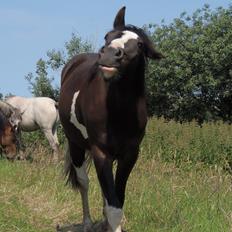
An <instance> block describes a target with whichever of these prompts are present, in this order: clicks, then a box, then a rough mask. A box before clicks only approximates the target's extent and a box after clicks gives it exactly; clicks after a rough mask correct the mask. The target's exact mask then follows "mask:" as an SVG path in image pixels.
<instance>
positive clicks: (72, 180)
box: [64, 143, 80, 190]
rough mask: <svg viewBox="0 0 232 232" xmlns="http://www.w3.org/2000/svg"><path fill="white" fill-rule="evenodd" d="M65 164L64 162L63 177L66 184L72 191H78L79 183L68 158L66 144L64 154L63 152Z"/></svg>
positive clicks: (68, 153)
mask: <svg viewBox="0 0 232 232" xmlns="http://www.w3.org/2000/svg"><path fill="white" fill-rule="evenodd" d="M65 153H66V154H65V162H64V175H65V177H67V181H66V184H71V186H72V187H73V189H76V190H77V189H78V188H79V186H80V183H79V182H78V178H77V173H76V170H75V166H74V164H73V162H72V158H71V156H70V150H69V145H68V143H67V144H66V152H65Z"/></svg>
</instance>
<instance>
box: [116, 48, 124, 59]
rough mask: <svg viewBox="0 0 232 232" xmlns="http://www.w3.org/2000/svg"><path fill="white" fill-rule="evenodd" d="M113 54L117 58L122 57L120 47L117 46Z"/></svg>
mask: <svg viewBox="0 0 232 232" xmlns="http://www.w3.org/2000/svg"><path fill="white" fill-rule="evenodd" d="M115 56H116V57H117V59H121V58H122V57H123V50H122V49H121V48H118V49H117V51H116V53H115Z"/></svg>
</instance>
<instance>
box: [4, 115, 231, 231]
mask: <svg viewBox="0 0 232 232" xmlns="http://www.w3.org/2000/svg"><path fill="white" fill-rule="evenodd" d="M231 136H232V134H231V126H229V125H225V124H222V123H218V124H205V125H203V126H202V127H201V128H200V127H198V126H197V124H195V123H190V124H182V125H181V124H177V123H175V122H169V123H166V122H165V121H164V120H157V119H151V120H150V121H149V123H148V128H147V134H146V137H145V139H144V141H143V143H142V146H141V151H140V157H139V160H138V162H137V163H136V166H135V168H134V170H133V171H132V173H131V176H130V178H129V181H128V186H127V192H126V202H125V207H124V212H125V216H124V220H123V223H124V228H125V229H126V230H127V231H129V232H141V231H147V232H156V231H158V232H159V231H160V232H161V231H176V232H179V231H183V232H185V231H193V232H195V231H196V232H201V231H202V232H203V231H210V232H212V231H213V232H214V231H215V232H217V231H218V232H221V231H232V178H231V175H230V173H229V172H227V171H226V170H224V167H225V164H227V163H228V161H229V160H231V149H230V146H231V144H232V143H231ZM26 142H27V141H26ZM49 151H50V150H48V149H47V147H46V144H45V146H40V145H36V146H35V147H33V149H32V147H27V149H26V152H28V153H30V155H31V156H32V158H33V161H32V162H28V161H16V162H14V163H12V162H8V161H6V160H4V159H2V160H0V231H4V232H15V231H22V232H50V231H51V232H52V231H55V227H56V225H57V224H60V225H66V224H71V223H81V218H82V209H81V201H80V196H79V194H78V193H75V192H73V191H72V190H71V189H70V188H69V187H68V186H65V185H64V178H63V176H62V170H63V164H62V162H61V163H59V164H56V165H55V164H52V163H49V162H47V160H49V157H50V156H51V154H49ZM89 177H90V192H89V196H90V207H91V213H92V215H93V219H94V220H100V219H101V217H102V202H101V193H100V189H99V185H98V181H97V178H96V174H95V170H94V168H93V167H92V168H91V170H90V173H89Z"/></svg>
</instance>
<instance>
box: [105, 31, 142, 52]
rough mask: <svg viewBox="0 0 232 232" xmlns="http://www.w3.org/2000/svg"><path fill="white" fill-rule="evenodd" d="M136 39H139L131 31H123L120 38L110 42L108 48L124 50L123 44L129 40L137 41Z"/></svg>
mask: <svg viewBox="0 0 232 232" xmlns="http://www.w3.org/2000/svg"><path fill="white" fill-rule="evenodd" d="M138 38H139V36H138V35H137V34H136V33H134V32H132V31H123V35H122V37H120V38H117V39H114V40H112V41H111V43H110V45H109V46H110V47H113V48H123V49H124V47H125V44H126V43H127V42H128V41H129V40H130V39H138Z"/></svg>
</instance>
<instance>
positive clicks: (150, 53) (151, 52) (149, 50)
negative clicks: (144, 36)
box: [145, 41, 165, 60]
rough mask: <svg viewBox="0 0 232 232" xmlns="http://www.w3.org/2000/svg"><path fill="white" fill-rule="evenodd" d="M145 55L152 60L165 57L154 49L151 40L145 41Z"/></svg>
mask: <svg viewBox="0 0 232 232" xmlns="http://www.w3.org/2000/svg"><path fill="white" fill-rule="evenodd" d="M145 55H146V56H147V57H148V58H150V59H153V60H159V59H162V58H165V57H164V55H163V54H162V53H160V52H158V51H156V49H155V47H154V45H153V43H152V42H151V41H149V42H147V43H146V45H145Z"/></svg>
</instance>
